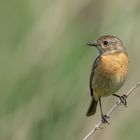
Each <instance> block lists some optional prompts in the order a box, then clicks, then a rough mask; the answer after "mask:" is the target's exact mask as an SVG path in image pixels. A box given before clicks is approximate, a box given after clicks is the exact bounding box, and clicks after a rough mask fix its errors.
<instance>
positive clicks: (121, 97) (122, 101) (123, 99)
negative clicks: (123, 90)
mask: <svg viewBox="0 0 140 140" xmlns="http://www.w3.org/2000/svg"><path fill="white" fill-rule="evenodd" d="M112 95H113V96H116V97H118V98H119V99H120V101H121V103H122V104H123V105H124V106H127V101H126V98H127V96H126V95H122V96H119V95H117V94H112Z"/></svg>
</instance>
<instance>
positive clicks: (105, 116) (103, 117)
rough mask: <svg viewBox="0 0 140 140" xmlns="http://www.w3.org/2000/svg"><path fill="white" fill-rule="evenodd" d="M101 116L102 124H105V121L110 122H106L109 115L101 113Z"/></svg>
mask: <svg viewBox="0 0 140 140" xmlns="http://www.w3.org/2000/svg"><path fill="white" fill-rule="evenodd" d="M101 118H102V123H103V124H105V123H107V124H110V123H109V122H108V119H109V116H107V115H103V114H102V115H101Z"/></svg>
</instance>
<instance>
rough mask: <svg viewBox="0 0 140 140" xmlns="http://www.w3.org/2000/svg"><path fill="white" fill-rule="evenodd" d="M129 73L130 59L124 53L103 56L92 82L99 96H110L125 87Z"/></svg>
mask: <svg viewBox="0 0 140 140" xmlns="http://www.w3.org/2000/svg"><path fill="white" fill-rule="evenodd" d="M127 72H128V57H127V55H126V54H124V53H119V54H112V55H111V54H110V55H105V56H101V59H100V63H99V64H98V66H97V67H96V70H95V74H94V78H93V81H92V85H93V90H94V92H95V93H96V94H97V95H98V96H108V95H110V94H113V93H115V92H116V91H118V90H119V89H120V88H121V86H122V85H123V83H124V81H125V79H126V77H127Z"/></svg>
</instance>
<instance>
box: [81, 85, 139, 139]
mask: <svg viewBox="0 0 140 140" xmlns="http://www.w3.org/2000/svg"><path fill="white" fill-rule="evenodd" d="M138 86H140V82H138V83H137V84H136V85H135V86H133V87H132V88H131V89H130V90H129V91H128V92H127V93H126V94H125V95H126V97H128V96H129V95H130V94H131V93H132V92H133V91H134V90H135V89H136V88H137V87H138ZM120 105H121V101H120V100H117V102H116V104H115V105H114V106H113V107H112V108H111V109H110V110H109V111H108V113H107V116H110V115H111V114H112V113H113V111H115V110H116V108H117V107H118V106H120ZM101 125H102V121H101V120H100V121H99V122H98V124H97V125H95V127H94V128H93V129H92V130H91V131H90V132H89V133H88V134H87V135H86V136H85V137H84V138H83V140H87V139H88V138H89V136H91V135H92V134H93V133H94V132H95V131H97V130H98V129H101Z"/></svg>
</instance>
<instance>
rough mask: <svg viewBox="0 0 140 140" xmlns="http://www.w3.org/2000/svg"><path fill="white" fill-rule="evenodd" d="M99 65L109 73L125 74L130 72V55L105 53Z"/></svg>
mask: <svg viewBox="0 0 140 140" xmlns="http://www.w3.org/2000/svg"><path fill="white" fill-rule="evenodd" d="M100 64H101V65H100V66H99V67H100V69H102V71H103V72H105V73H106V74H109V75H115V74H123V75H127V72H128V56H127V55H126V54H124V53H118V54H113V55H105V56H102V57H101V63H100Z"/></svg>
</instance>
